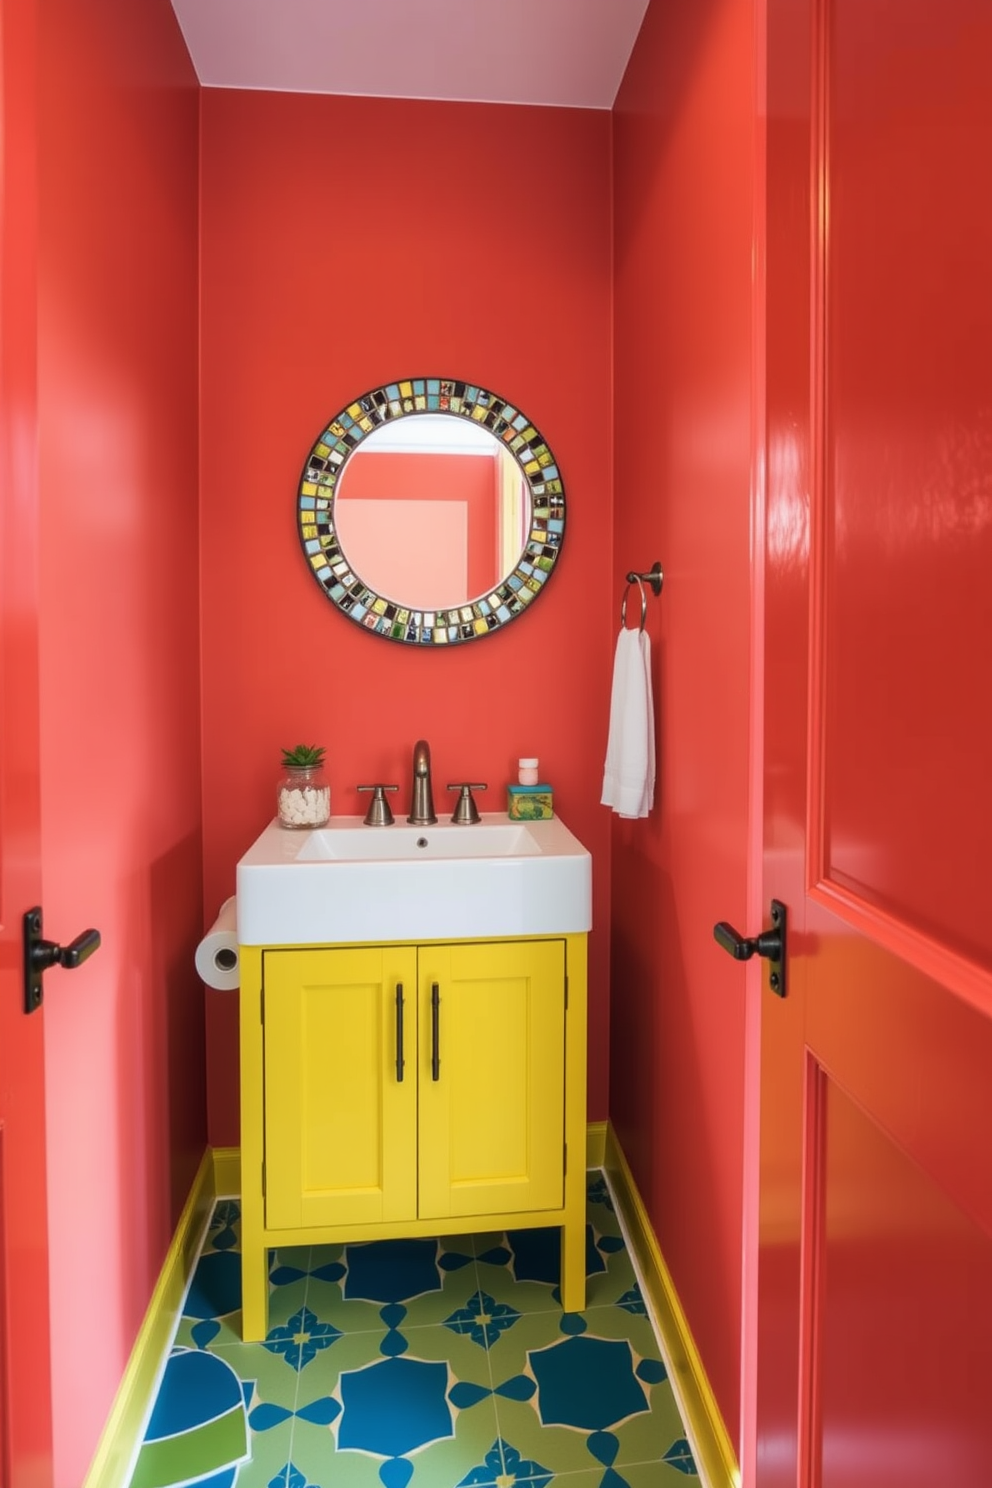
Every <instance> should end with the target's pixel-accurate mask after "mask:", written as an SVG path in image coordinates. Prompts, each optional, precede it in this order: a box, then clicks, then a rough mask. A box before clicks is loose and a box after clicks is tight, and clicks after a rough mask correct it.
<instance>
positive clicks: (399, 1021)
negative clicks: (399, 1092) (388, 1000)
mask: <svg viewBox="0 0 992 1488" xmlns="http://www.w3.org/2000/svg"><path fill="white" fill-rule="evenodd" d="M405 1063H406V1060H405V1059H404V1058H403V983H402V982H397V983H396V1079H397V1082H398V1083H399V1084H401V1085H402V1083H403V1066H404V1064H405Z"/></svg>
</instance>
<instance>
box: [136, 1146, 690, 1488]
mask: <svg viewBox="0 0 992 1488" xmlns="http://www.w3.org/2000/svg"><path fill="white" fill-rule="evenodd" d="M588 1201H589V1208H588V1215H587V1219H588V1223H587V1230H586V1270H587V1278H588V1296H587V1307H586V1310H585V1312H582V1313H565V1312H563V1311H562V1309H561V1303H560V1297H559V1292H558V1283H559V1268H560V1234H559V1231H558V1230H555V1229H548V1230H514V1231H510V1232H508V1233H505V1234H502V1235H498V1234H497V1235H493V1234H490V1235H480V1236H477V1237H469V1236H455V1237H439V1238H438V1239H430V1240H424V1239H416V1240H388V1241H379V1242H375V1243H364V1244H354V1245H351V1244H349V1245H337V1246H313V1247H308V1246H307V1247H301V1248H299V1249H295V1250H280V1251H278V1252H273V1254H272V1257H271V1263H270V1271H269V1283H270V1289H271V1296H270V1309H271V1315H272V1322H271V1326H270V1329H269V1333H268V1336H267V1337H266V1339H265V1341H264V1342H263V1343H256V1344H244V1343H241V1342H240V1337H239V1335H240V1307H241V1287H240V1255H239V1245H240V1239H239V1236H240V1206H239V1204H238V1203H237V1201H236V1200H231V1199H224V1200H220V1201H218V1203H217V1205H216V1206H215V1209H214V1214H213V1216H212V1219H211V1224H210V1228H209V1231H208V1235H207V1239H206V1241H205V1242H204V1247H203V1251H202V1254H201V1255H200V1257H199V1259H198V1262H197V1265H196V1267H195V1270H194V1276H193V1280H192V1282H191V1284H190V1289H189V1294H188V1297H187V1300H186V1304H185V1307H184V1312H183V1317H182V1319H181V1321H180V1324H179V1331H178V1334H177V1339H176V1347H175V1349H174V1351H173V1353H172V1355H171V1356H170V1358H169V1361H168V1366H167V1369H166V1372H165V1375H164V1376H163V1380H162V1385H161V1387H160V1390H159V1394H158V1396H157V1398H156V1401H155V1402H154V1403H153V1409H152V1412H151V1415H150V1418H149V1424H148V1428H147V1433H146V1439H145V1443H144V1446H143V1447H142V1455H140V1456H139V1459H138V1462H137V1464H136V1467H135V1470H134V1473H133V1475H132V1479H131V1484H130V1488H178V1485H181V1484H182V1485H187V1484H189V1485H192V1484H194V1483H195V1484H196V1485H197V1488H551V1485H555V1488H568V1485H569V1483H570V1482H571V1483H573V1484H574V1488H686V1485H687V1482H689V1483H691V1482H692V1481H694V1480H695V1481H697V1482H698V1474H697V1471H696V1465H695V1462H694V1460H693V1456H692V1450H691V1447H690V1445H689V1442H688V1439H687V1437H686V1432H685V1427H684V1425H683V1423H682V1421H681V1419H680V1417H679V1413H678V1407H677V1405H676V1403H675V1398H674V1396H673V1394H672V1389H671V1384H670V1382H669V1379H668V1375H667V1371H666V1368H665V1364H664V1362H663V1360H662V1358H661V1354H660V1351H659V1349H658V1344H657V1341H656V1339H655V1336H654V1333H653V1330H652V1325H651V1321H650V1318H649V1316H648V1313H647V1308H646V1306H645V1303H644V1298H643V1296H642V1295H641V1291H640V1287H639V1286H638V1283H637V1278H636V1276H635V1274H634V1271H633V1267H632V1265H631V1262H630V1258H629V1256H628V1254H627V1250H626V1245H625V1243H624V1239H623V1235H622V1233H621V1230H620V1225H619V1222H618V1221H617V1218H616V1214H615V1212H614V1206H613V1200H612V1196H611V1194H610V1191H609V1187H608V1185H607V1183H606V1181H605V1179H604V1177H603V1175H602V1174H600V1173H598V1172H593V1173H590V1175H589V1184H588ZM211 1375H212V1376H213V1377H212V1379H211V1378H210V1376H211ZM217 1422H220V1425H218V1424H217ZM238 1423H240V1425H239V1424H238ZM238 1430H240V1431H241V1433H242V1435H241V1438H240V1440H241V1443H242V1446H241V1450H240V1451H239V1450H238V1440H239V1438H238V1435H237V1433H238ZM572 1474H574V1478H573V1477H570V1476H569V1475H572Z"/></svg>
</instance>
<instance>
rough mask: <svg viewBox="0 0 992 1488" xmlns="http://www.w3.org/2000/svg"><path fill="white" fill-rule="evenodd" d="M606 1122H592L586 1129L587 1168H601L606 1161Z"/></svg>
mask: <svg viewBox="0 0 992 1488" xmlns="http://www.w3.org/2000/svg"><path fill="white" fill-rule="evenodd" d="M606 1127H607V1123H606V1122H605V1121H590V1123H589V1125H588V1126H587V1127H586V1167H587V1168H601V1167H602V1166H603V1164H604V1163H605V1161H606Z"/></svg>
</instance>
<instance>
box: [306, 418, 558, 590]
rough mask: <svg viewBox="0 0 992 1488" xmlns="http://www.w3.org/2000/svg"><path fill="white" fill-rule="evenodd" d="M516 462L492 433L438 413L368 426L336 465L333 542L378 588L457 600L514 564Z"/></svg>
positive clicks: (486, 586) (524, 523) (524, 499)
mask: <svg viewBox="0 0 992 1488" xmlns="http://www.w3.org/2000/svg"><path fill="white" fill-rule="evenodd" d="M530 518H531V509H530V494H529V491H528V488H527V482H526V481H525V480H524V476H523V471H522V470H521V468H520V466H519V465H518V464H517V462H516V460H515V459H514V457H513V455H511V453H510V451H509V450H508V449H507V447H506V445H505V444H503V443H502V442H501V441H500V440H499V439H497V438H496V436H495V435H494V434H491V433H490V432H489V430H488V429H485V428H482V427H481V426H480V425H478V424H475V423H469V422H467V421H465V420H463V419H458V418H455V417H453V416H452V415H450V414H445V413H428V414H424V415H423V416H422V417H420V418H407V419H401V420H396V421H395V422H393V423H391V424H386V425H384V426H383V427H382V428H379V429H376V430H375V431H374V432H373V433H372V434H370V435H369V436H368V438H367V439H366V440H365V441H364V442H363V443H362V444H361V445H360V446H359V448H358V449H356V450H355V451H354V453H353V454H352V456H351V458H350V459H349V460H348V462H347V466H346V468H345V469H344V470H342V472H341V476H340V478H339V480H338V484H337V488H336V491H335V497H334V520H335V526H336V528H337V534H338V539H339V541H340V543H341V551H342V553H343V554H344V555H345V557H346V558H347V559H348V562H349V563H350V564H351V567H352V568H353V569H354V571H355V572H356V573H360V574H361V575H362V577H363V579H364V580H365V582H366V583H367V584H369V585H370V586H371V587H372V588H373V589H375V590H376V591H377V592H378V593H379V594H382V595H388V596H389V597H390V598H392V599H396V600H401V601H402V602H403V603H404V604H406V605H409V606H410V607H411V608H413V609H418V610H442V609H444V610H446V609H449V608H452V607H454V608H458V607H460V606H462V605H464V604H466V603H468V602H469V601H470V600H472V599H475V598H477V597H478V596H479V595H482V594H487V593H489V592H490V591H491V590H493V589H495V588H496V586H497V585H498V584H499V583H500V582H501V581H502V580H503V579H505V578H506V577H507V576H508V575H509V574H511V573H512V572H513V570H514V569H515V568H516V566H517V564H518V562H519V561H520V555H521V554H522V552H523V549H524V544H525V542H526V540H527V533H528V531H529V530H530Z"/></svg>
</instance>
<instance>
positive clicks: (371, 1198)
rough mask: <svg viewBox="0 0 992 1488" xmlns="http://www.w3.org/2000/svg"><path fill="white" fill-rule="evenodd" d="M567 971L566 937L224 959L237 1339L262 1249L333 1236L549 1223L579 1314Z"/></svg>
mask: <svg viewBox="0 0 992 1488" xmlns="http://www.w3.org/2000/svg"><path fill="white" fill-rule="evenodd" d="M585 963H586V957H585V936H584V935H566V936H558V937H536V938H532V939H520V940H493V941H483V942H468V941H454V942H444V943H441V942H437V943H433V942H428V943H425V944H423V945H409V944H398V945H358V946H307V947H278V948H255V947H245V946H243V947H242V948H241V1122H242V1183H241V1187H242V1267H243V1325H244V1338H245V1339H246V1340H250V1339H258V1338H262V1337H264V1336H265V1332H266V1326H267V1303H268V1263H267V1256H268V1251H269V1250H270V1249H273V1248H275V1247H285V1246H291V1245H307V1244H320V1243H325V1244H326V1243H331V1242H334V1241H342V1242H344V1241H360V1240H372V1239H377V1238H386V1237H394V1238H395V1237H399V1236H413V1235H450V1234H458V1233H469V1232H472V1231H480V1232H484V1231H491V1230H503V1229H508V1228H511V1229H517V1228H522V1227H524V1226H529V1225H536V1224H543V1225H560V1226H562V1237H563V1246H562V1257H563V1262H562V1263H563V1282H562V1284H563V1297H564V1302H565V1305H566V1308H567V1310H568V1311H579V1310H581V1308H582V1306H583V1305H584V1289H585V1274H584V1272H585V1121H586V1115H585V1089H586V1082H585V1022H586V1011H585V1009H586V971H585ZM569 1148H570V1149H571V1152H572V1154H573V1158H572V1161H571V1162H569V1161H568V1158H567V1149H569Z"/></svg>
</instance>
